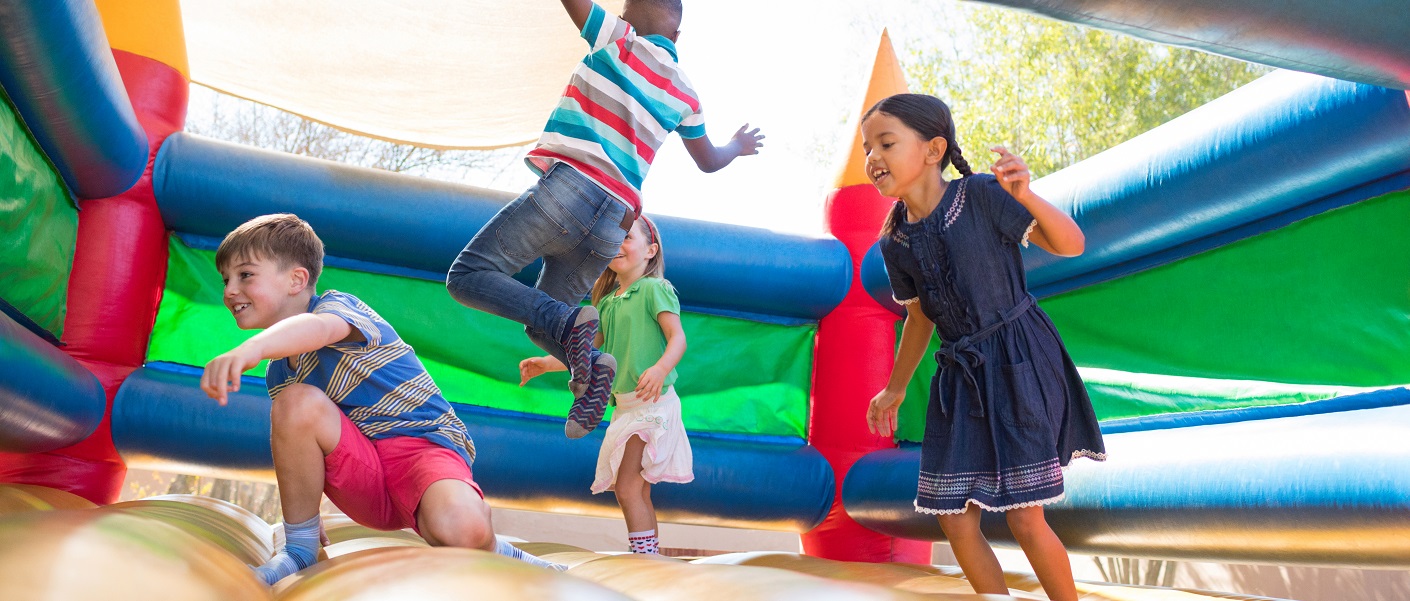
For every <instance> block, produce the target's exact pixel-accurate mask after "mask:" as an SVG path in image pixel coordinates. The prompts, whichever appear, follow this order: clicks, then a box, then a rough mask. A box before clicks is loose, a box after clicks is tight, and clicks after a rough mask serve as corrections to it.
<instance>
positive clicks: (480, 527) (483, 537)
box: [421, 508, 494, 549]
mask: <svg viewBox="0 0 1410 601" xmlns="http://www.w3.org/2000/svg"><path fill="white" fill-rule="evenodd" d="M421 520H422V524H421V530H422V534H424V535H425V538H426V539H427V542H429V543H431V544H433V545H436V546H442V547H464V548H467V549H493V548H494V530H493V529H492V528H491V527H490V523H489V521H488V520H485V519H484V518H483V517H482V516H480V515H478V512H475V511H473V510H469V509H468V508H467V509H466V510H464V511H448V510H443V511H436V512H432V513H430V514H428V515H424V516H422V517H421Z"/></svg>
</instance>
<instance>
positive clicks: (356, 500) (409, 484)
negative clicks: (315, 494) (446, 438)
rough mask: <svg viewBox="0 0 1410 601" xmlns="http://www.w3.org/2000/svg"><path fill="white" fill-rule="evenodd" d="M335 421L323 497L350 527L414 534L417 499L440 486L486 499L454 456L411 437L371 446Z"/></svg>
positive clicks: (352, 428) (350, 426)
mask: <svg viewBox="0 0 1410 601" xmlns="http://www.w3.org/2000/svg"><path fill="white" fill-rule="evenodd" d="M339 417H341V418H342V422H343V429H342V434H341V435H340V436H339V438H338V446H337V448H335V449H333V452H332V453H329V454H328V456H327V457H324V458H323V467H324V472H325V475H324V478H325V479H324V484H323V492H324V493H325V494H327V495H328V498H329V499H330V500H332V501H333V504H334V505H337V506H338V509H341V510H343V513H346V514H348V517H350V518H352V519H353V521H355V522H357V523H359V524H362V525H363V526H367V527H368V528H375V529H377V530H401V529H402V528H412V529H416V528H417V524H416V507H417V505H420V503H421V495H423V494H425V493H426V489H427V488H430V486H431V484H433V483H435V482H436V481H439V480H459V481H461V482H464V483H466V484H469V485H470V487H471V488H473V489H475V492H476V493H477V494H479V495H480V498H482V499H483V498H485V493H484V492H483V491H481V490H480V485H478V484H475V481H474V480H473V479H472V478H471V474H470V466H468V465H465V460H464V459H462V458H461V457H460V454H459V453H456V452H455V451H452V450H450V449H448V448H446V447H443V446H441V445H438V444H436V443H434V442H431V441H429V440H426V439H424V438H417V437H414V436H393V437H391V438H384V439H381V440H371V439H369V438H367V437H366V436H364V435H363V434H362V431H360V430H358V429H357V426H356V425H355V424H353V423H352V420H350V419H348V416H346V415H342V414H341V412H339ZM418 532H419V530H418Z"/></svg>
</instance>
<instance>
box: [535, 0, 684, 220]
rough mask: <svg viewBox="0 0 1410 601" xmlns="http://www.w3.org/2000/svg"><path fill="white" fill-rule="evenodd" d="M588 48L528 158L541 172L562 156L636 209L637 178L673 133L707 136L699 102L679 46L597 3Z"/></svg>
mask: <svg viewBox="0 0 1410 601" xmlns="http://www.w3.org/2000/svg"><path fill="white" fill-rule="evenodd" d="M582 35H583V39H584V40H587V42H588V44H590V45H591V46H592V50H591V51H589V53H588V55H587V56H586V57H584V58H583V61H582V62H581V63H579V64H578V68H577V69H576V70H574V71H573V77H572V79H571V80H569V82H568V89H567V90H565V91H564V92H563V97H562V98H559V99H558V106H557V107H556V108H554V109H553V114H552V115H549V117H548V124H547V125H545V126H544V129H543V136H542V137H540V138H539V142H538V146H537V147H535V148H534V150H532V151H530V152H529V154H528V156H527V157H525V162H527V163H528V164H529V168H530V169H533V170H534V171H535V172H537V173H538V174H539V175H543V174H544V173H545V172H547V171H548V169H549V168H550V167H552V166H553V164H554V163H555V162H559V161H561V162H564V163H567V164H569V165H571V166H572V167H573V168H574V169H577V170H578V171H579V172H581V173H582V174H583V175H585V176H587V177H588V178H591V179H592V180H593V181H594V182H596V183H597V185H599V186H601V187H602V188H603V189H604V190H606V191H607V192H608V193H610V194H612V195H613V196H615V197H617V198H619V199H621V200H622V201H623V202H625V203H626V204H627V205H628V206H630V207H631V208H632V210H634V211H636V212H638V213H640V212H641V183H642V181H643V180H644V179H646V171H647V169H650V168H651V162H652V161H653V160H655V158H656V150H657V149H658V148H660V147H661V144H662V143H663V142H665V141H666V136H667V135H669V134H670V133H671V132H673V131H676V132H680V135H681V137H683V138H699V137H701V136H703V135H705V117H704V115H702V114H701V112H700V100H699V99H698V98H696V95H695V90H694V88H692V87H691V85H690V81H689V80H687V79H686V77H685V73H683V72H681V70H680V65H678V64H677V63H676V46H675V44H672V43H671V41H670V40H668V39H666V38H664V37H662V36H659V35H648V36H640V37H638V36H637V34H636V30H635V29H633V28H632V26H631V25H630V24H629V23H627V22H626V21H623V20H622V19H621V18H620V17H617V16H615V15H613V14H611V13H609V12H607V11H606V10H603V8H602V7H601V6H598V5H597V4H596V3H594V4H593V6H592V12H591V13H590V14H589V15H588V18H587V21H586V22H584V23H583V31H582Z"/></svg>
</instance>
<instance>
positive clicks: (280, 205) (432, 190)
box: [153, 133, 851, 320]
mask: <svg viewBox="0 0 1410 601" xmlns="http://www.w3.org/2000/svg"><path fill="white" fill-rule="evenodd" d="M153 183H154V186H155V192H156V197H157V204H158V206H159V207H160V208H161V212H162V218H163V219H164V220H165V221H166V224H167V226H168V227H170V228H171V229H174V230H176V231H178V232H182V233H187V234H195V235H199V236H206V237H211V238H215V239H219V238H222V237H224V236H225V234H226V233H227V232H229V231H230V230H232V229H234V228H235V227H236V226H238V225H239V224H240V223H242V222H244V221H245V220H247V219H249V218H251V217H255V216H258V215H263V214H266V213H278V212H289V213H295V214H297V215H299V216H300V217H302V218H304V219H305V220H307V221H308V222H309V223H310V224H312V225H313V227H314V229H315V230H317V231H318V234H319V236H320V237H322V238H323V242H324V244H325V245H326V246H327V251H328V254H329V255H332V256H335V257H339V258H342V259H352V260H356V261H362V262H366V263H373V264H382V265H390V266H395V267H401V268H407V269H410V270H412V272H413V273H418V272H419V274H420V275H421V276H422V277H427V278H431V279H444V277H445V273H446V271H447V270H448V269H449V268H450V264H451V262H453V261H454V260H455V258H456V256H457V255H458V254H459V253H460V250H461V249H462V248H464V247H465V244H466V243H467V242H469V240H470V238H471V237H472V236H474V235H475V233H476V232H478V231H479V229H480V227H481V226H483V225H484V224H485V223H486V222H488V221H489V220H490V218H491V217H493V216H494V215H495V213H496V212H498V211H499V209H500V208H502V207H503V206H504V205H505V204H506V203H508V202H509V201H510V200H513V198H514V196H515V194H513V193H507V192H499V191H492V190H485V189H482V188H475V187H471V186H465V185H459V184H451V183H443V182H437V181H432V180H427V179H423V178H418V177H411V176H405V175H398V174H393V173H388V172H385V171H378V170H374V169H366V168H361V167H351V166H347V165H340V164H336V163H332V162H328V161H321V160H316V159H309V158H304V157H297V156H292V155H288V154H283V153H277V152H270V151H264V150H256V149H252V148H248V147H243V146H239V145H235V144H229V143H225V142H217V141H213V140H209V139H204V138H200V137H198V136H193V135H190V134H181V133H178V134H176V135H173V136H171V137H169V138H167V140H166V142H164V143H163V144H162V148H161V150H160V152H158V154H157V159H156V165H155V167H154V171H153ZM653 219H654V220H655V221H656V223H657V224H658V226H659V227H660V230H661V237H662V239H663V240H664V241H665V244H666V257H667V275H668V277H669V278H670V280H671V282H672V283H673V284H675V286H676V289H677V291H678V292H679V293H680V297H681V302H682V303H683V304H685V305H686V306H687V308H690V309H692V310H701V311H707V312H716V313H726V314H742V315H745V316H774V317H782V318H790V319H802V320H816V319H820V318H821V317H822V316H823V315H826V314H827V313H828V312H829V311H831V310H832V308H833V307H836V306H837V304H838V303H840V302H842V297H843V296H845V295H846V293H847V287H848V285H849V284H850V278H851V259H850V257H849V255H848V253H847V249H846V247H845V246H843V244H842V243H841V242H838V241H837V240H835V239H832V238H808V237H803V236H792V235H786V234H777V233H773V232H770V231H768V230H763V229H758V228H748V227H740V226H730V225H721V224H715V223H708V222H703V221H696V220H692V219H681V218H676V217H653ZM330 264H331V262H330ZM533 269H534V268H533V267H531V268H530V270H526V271H528V273H522V274H520V276H519V277H520V278H521V279H524V280H525V281H530V282H531V281H533V278H535V277H537V272H536V271H532V270H533Z"/></svg>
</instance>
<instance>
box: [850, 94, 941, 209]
mask: <svg viewBox="0 0 1410 601" xmlns="http://www.w3.org/2000/svg"><path fill="white" fill-rule="evenodd" d="M862 149H863V150H864V151H865V152H866V155H867V162H866V168H867V179H869V180H871V183H872V185H874V186H876V189H877V191H878V192H881V195H882V196H888V197H891V198H904V197H907V196H908V195H910V194H911V193H912V192H915V191H917V184H918V183H921V182H923V181H925V178H927V177H930V176H934V177H937V178H938V177H939V173H940V170H939V169H938V168H937V165H939V163H940V159H941V158H942V157H944V156H945V149H946V142H945V139H944V138H935V139H933V140H924V139H921V136H920V134H919V133H918V132H916V131H915V130H914V129H911V128H909V127H907V126H906V124H905V123H903V122H902V121H901V120H900V119H897V118H896V117H893V116H891V115H888V114H886V113H881V112H878V113H874V114H872V115H871V116H870V117H868V118H867V120H866V121H863V122H862Z"/></svg>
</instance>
